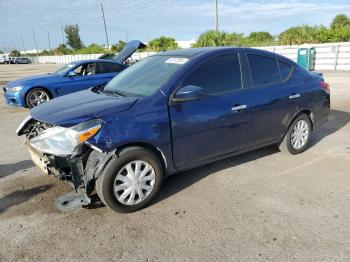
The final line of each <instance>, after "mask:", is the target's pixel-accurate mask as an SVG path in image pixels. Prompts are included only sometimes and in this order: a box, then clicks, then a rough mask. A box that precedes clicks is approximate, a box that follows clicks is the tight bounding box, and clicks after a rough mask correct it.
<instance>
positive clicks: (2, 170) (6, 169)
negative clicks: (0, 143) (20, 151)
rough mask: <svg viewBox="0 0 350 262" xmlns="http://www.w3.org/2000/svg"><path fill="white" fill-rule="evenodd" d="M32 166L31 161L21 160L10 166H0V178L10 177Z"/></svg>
mask: <svg viewBox="0 0 350 262" xmlns="http://www.w3.org/2000/svg"><path fill="white" fill-rule="evenodd" d="M33 166H34V164H33V162H32V161H31V160H23V161H20V162H16V163H12V164H5V165H0V178H2V177H6V176H9V175H12V174H14V173H16V172H17V171H21V170H23V171H24V170H26V169H27V168H31V167H33Z"/></svg>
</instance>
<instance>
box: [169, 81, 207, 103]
mask: <svg viewBox="0 0 350 262" xmlns="http://www.w3.org/2000/svg"><path fill="white" fill-rule="evenodd" d="M205 96H206V94H205V92H204V90H203V88H201V87H199V86H194V85H187V86H184V87H182V88H180V89H179V90H178V91H177V92H176V94H175V95H174V97H173V101H174V102H185V101H191V100H196V99H200V98H202V97H205Z"/></svg>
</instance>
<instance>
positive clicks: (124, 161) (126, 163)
mask: <svg viewBox="0 0 350 262" xmlns="http://www.w3.org/2000/svg"><path fill="white" fill-rule="evenodd" d="M162 180H163V170H162V165H161V163H160V161H159V159H158V157H157V156H156V155H155V154H154V153H153V152H151V151H150V150H147V149H144V148H140V147H130V148H127V149H125V150H123V151H121V152H120V154H118V156H116V157H114V158H112V160H111V161H110V162H109V163H108V164H107V166H106V168H105V170H104V171H103V172H102V174H101V176H100V177H99V178H98V179H97V180H96V185H95V188H96V192H97V194H98V196H99V198H100V199H101V201H102V202H103V203H104V204H105V205H106V206H107V207H109V208H111V209H112V210H114V211H117V212H123V213H125V212H134V211H137V210H139V209H141V208H143V207H145V206H146V205H147V204H148V203H149V202H150V201H151V200H152V199H153V198H154V196H155V195H156V194H157V193H158V191H159V189H160V187H161V184H162Z"/></svg>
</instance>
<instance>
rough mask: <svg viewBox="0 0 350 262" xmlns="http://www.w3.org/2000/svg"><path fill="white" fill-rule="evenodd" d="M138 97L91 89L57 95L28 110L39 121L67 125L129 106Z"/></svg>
mask: <svg viewBox="0 0 350 262" xmlns="http://www.w3.org/2000/svg"><path fill="white" fill-rule="evenodd" d="M137 100H138V98H135V97H120V96H107V95H105V94H97V93H95V92H93V91H91V89H89V90H84V91H81V92H76V93H73V94H69V95H65V96H61V97H57V98H55V99H53V100H50V101H48V102H46V103H44V104H42V105H40V106H38V107H35V108H33V109H31V110H30V115H31V116H32V117H33V118H34V119H36V120H39V121H42V122H45V123H50V124H53V125H59V126H64V127H69V126H73V125H76V124H78V123H81V122H84V121H87V120H90V119H93V118H103V117H104V116H107V115H110V114H114V113H118V112H121V111H125V110H128V109H129V108H131V107H132V106H133V105H134V104H135V102H136V101H137Z"/></svg>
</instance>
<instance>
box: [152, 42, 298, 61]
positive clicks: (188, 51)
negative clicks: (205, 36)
mask: <svg viewBox="0 0 350 262" xmlns="http://www.w3.org/2000/svg"><path fill="white" fill-rule="evenodd" d="M227 49H231V50H233V51H238V50H242V51H245V52H248V53H249V52H254V53H257V54H260V55H267V56H275V57H276V58H281V59H282V60H287V61H289V62H292V63H294V64H295V62H294V61H293V60H291V59H289V58H287V57H285V56H282V55H280V54H277V53H274V52H271V51H267V50H263V49H257V48H250V47H235V46H223V47H200V48H185V49H176V50H171V51H165V52H162V53H158V54H156V55H160V56H162V55H164V56H186V57H192V56H196V55H204V54H208V53H211V52H220V51H224V50H227Z"/></svg>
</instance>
